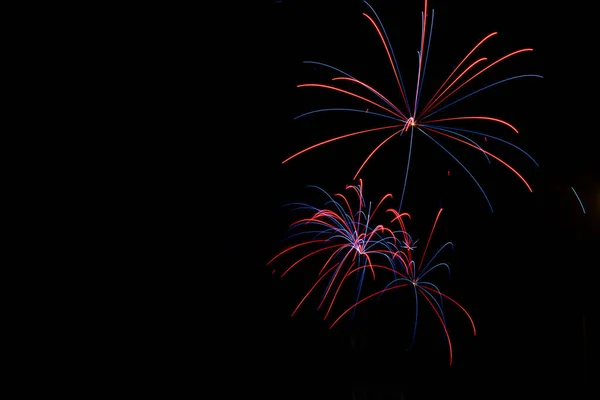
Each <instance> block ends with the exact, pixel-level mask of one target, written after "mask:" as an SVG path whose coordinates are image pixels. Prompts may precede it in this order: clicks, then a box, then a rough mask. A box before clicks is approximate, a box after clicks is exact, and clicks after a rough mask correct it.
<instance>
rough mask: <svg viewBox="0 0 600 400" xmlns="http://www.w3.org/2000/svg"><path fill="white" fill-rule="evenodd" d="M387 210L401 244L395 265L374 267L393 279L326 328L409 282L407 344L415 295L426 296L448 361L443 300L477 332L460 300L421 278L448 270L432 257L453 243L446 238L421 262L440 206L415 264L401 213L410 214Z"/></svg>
mask: <svg viewBox="0 0 600 400" xmlns="http://www.w3.org/2000/svg"><path fill="white" fill-rule="evenodd" d="M388 212H391V213H393V214H394V218H393V219H392V222H396V221H397V222H398V223H399V224H400V227H401V229H400V232H401V233H402V235H403V240H402V246H401V249H399V250H398V251H397V253H396V254H395V256H394V257H393V259H392V261H394V262H395V263H396V264H397V266H398V267H397V268H396V267H392V268H389V267H382V266H378V268H383V269H384V270H387V271H392V272H394V279H393V280H391V281H390V282H389V283H388V284H387V285H386V287H385V288H383V289H382V290H379V291H377V292H375V293H372V294H370V295H368V296H365V297H363V298H362V299H360V300H358V301H357V302H356V303H355V304H354V305H352V306H351V307H349V308H347V309H346V310H345V311H344V312H343V313H341V314H340V315H339V316H338V317H337V318H336V319H335V320H334V321H333V323H331V325H330V327H329V328H330V329H331V328H333V327H334V326H335V325H337V324H338V322H339V321H340V320H341V319H342V318H343V317H344V316H345V315H347V314H348V313H349V312H351V311H353V310H355V309H356V308H357V307H358V306H359V305H360V304H362V303H364V302H365V301H367V300H369V299H372V298H375V297H377V298H379V297H381V295H382V294H383V293H385V292H388V291H391V290H395V289H401V288H407V287H410V286H412V287H413V294H414V299H415V317H414V324H413V335H412V341H411V346H412V345H413V343H414V340H415V337H416V332H417V322H418V319H419V299H420V298H424V299H425V300H426V302H427V304H428V305H429V306H430V307H431V309H432V310H433V312H434V314H435V315H436V317H437V318H438V320H439V321H440V324H441V325H442V329H443V331H444V335H445V338H446V340H447V342H448V351H449V357H450V364H452V359H453V354H452V341H451V339H450V334H449V332H448V327H447V324H446V317H445V315H444V302H443V300H448V301H450V302H451V303H452V304H454V305H455V306H457V307H458V308H459V309H460V310H461V311H462V312H463V313H464V314H465V315H466V316H467V318H468V319H469V322H470V323H471V327H472V328H473V335H477V330H476V328H475V323H474V322H473V318H472V317H471V315H470V314H469V313H468V312H467V310H465V308H464V307H463V306H462V305H460V303H458V302H457V301H456V300H454V299H453V298H451V297H450V296H448V295H446V294H444V293H443V292H442V291H441V290H440V289H439V288H438V286H437V285H435V284H434V283H432V282H430V281H426V280H424V278H426V277H427V276H428V275H429V274H430V273H431V272H432V271H434V270H435V269H437V268H440V267H444V268H446V269H447V270H448V272H449V271H450V266H449V265H448V264H447V263H444V262H436V261H435V260H436V259H437V256H438V255H439V254H440V252H441V251H442V250H443V249H445V248H446V247H453V245H452V242H447V243H445V244H444V245H443V246H441V247H440V248H439V249H438V250H437V252H436V253H435V254H434V255H433V256H432V257H430V258H429V260H428V261H427V262H426V263H425V264H424V265H423V263H424V260H425V259H426V255H427V250H428V248H429V244H430V241H431V238H432V236H433V232H434V230H435V227H436V225H437V222H438V220H439V218H440V215H441V213H442V209H441V208H440V210H439V211H438V214H437V216H436V218H435V221H434V223H433V227H432V228H431V231H430V233H429V237H428V240H427V244H426V245H425V249H424V250H423V252H422V254H421V256H420V260H419V261H418V264H416V263H415V260H414V257H413V252H414V250H415V249H416V246H415V243H416V241H414V242H413V241H412V239H411V237H410V235H408V233H407V230H406V226H405V224H404V221H403V218H404V217H406V218H410V215H409V214H408V213H399V212H398V211H396V210H394V209H390V210H388ZM415 264H416V265H417V267H415ZM362 268H365V267H362ZM396 275H399V276H400V277H397V276H396Z"/></svg>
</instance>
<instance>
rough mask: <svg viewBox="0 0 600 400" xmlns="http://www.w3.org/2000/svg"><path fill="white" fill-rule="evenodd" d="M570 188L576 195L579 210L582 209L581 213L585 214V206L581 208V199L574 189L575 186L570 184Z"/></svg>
mask: <svg viewBox="0 0 600 400" xmlns="http://www.w3.org/2000/svg"><path fill="white" fill-rule="evenodd" d="M571 190H572V191H573V194H575V197H577V201H578V202H579V205H580V206H581V211H583V213H584V214H585V208H583V203H582V202H581V199H580V198H579V195H578V194H577V192H576V191H575V188H574V187H573V186H571Z"/></svg>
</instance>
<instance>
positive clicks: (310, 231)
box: [268, 180, 400, 318]
mask: <svg viewBox="0 0 600 400" xmlns="http://www.w3.org/2000/svg"><path fill="white" fill-rule="evenodd" d="M313 187H315V188H317V189H318V190H320V191H322V192H323V193H324V194H325V195H326V196H327V198H328V200H329V201H328V202H327V204H326V207H325V208H317V207H314V206H311V205H308V204H294V205H295V206H296V209H297V210H308V211H310V212H311V215H310V216H309V217H307V218H302V219H300V220H298V221H296V222H294V223H293V224H292V225H291V229H295V230H298V229H302V230H301V231H300V232H298V233H296V234H293V235H291V236H290V237H289V238H288V239H291V238H306V239H305V240H303V241H301V242H300V243H298V244H294V245H290V246H289V247H287V248H285V249H284V250H283V251H281V252H280V253H279V254H277V255H276V256H275V257H274V258H273V259H271V261H269V263H268V264H271V263H272V262H273V261H275V260H276V259H278V258H279V257H281V256H282V255H283V254H286V253H289V252H293V251H305V252H306V254H305V255H304V256H302V257H300V258H299V259H297V260H296V261H295V262H294V263H292V264H291V265H290V266H288V267H287V268H286V269H285V270H284V271H283V272H282V273H281V276H282V277H283V276H285V275H286V274H287V273H288V272H289V271H291V270H292V269H293V268H294V267H296V266H298V265H300V264H302V263H305V262H306V261H307V260H312V259H313V258H314V257H315V256H317V255H322V254H326V255H329V257H328V258H327V260H326V261H325V262H324V264H323V265H322V266H321V268H320V270H319V272H318V274H317V280H316V282H315V283H314V285H313V286H312V288H311V289H310V290H309V291H308V292H307V293H306V295H305V296H304V297H303V298H302V300H301V301H300V303H299V304H298V306H297V307H296V308H295V309H294V311H293V313H292V315H294V314H295V313H296V311H297V310H298V308H299V307H300V306H301V305H302V303H303V302H304V301H305V300H306V298H307V297H308V296H309V295H310V294H311V293H312V292H313V291H314V290H315V288H316V287H317V286H319V284H320V283H322V282H327V284H326V286H325V291H324V293H323V295H322V298H321V302H320V303H319V308H321V307H322V306H323V305H324V304H325V302H328V307H327V312H326V314H325V318H327V317H328V315H329V313H330V312H331V309H332V307H333V304H334V303H335V301H336V298H337V296H338V293H339V292H340V289H341V288H342V287H343V286H344V284H345V283H346V281H347V279H348V278H349V277H351V276H355V277H356V278H357V280H358V285H357V289H356V291H357V293H356V296H357V300H358V298H359V296H360V294H361V289H362V286H363V282H364V279H365V275H366V274H367V272H368V273H370V274H371V276H372V277H373V278H375V271H376V269H377V268H380V267H383V266H382V264H383V265H393V258H394V257H395V256H397V254H398V251H399V245H400V242H399V241H398V239H396V235H397V234H398V232H393V231H392V230H390V229H389V228H386V227H384V226H383V225H374V224H373V219H374V217H375V216H376V215H377V213H378V211H379V209H380V206H381V205H382V203H383V202H384V201H385V200H386V199H387V198H390V197H391V195H390V194H388V195H385V196H384V197H383V198H382V199H381V200H380V201H379V202H378V203H377V205H376V206H374V207H373V206H372V203H370V202H369V203H366V202H365V199H364V197H363V183H362V180H359V183H358V185H349V186H347V187H346V189H347V190H350V191H352V192H354V193H355V194H356V197H357V200H358V201H357V204H355V205H354V206H352V205H351V201H350V200H349V199H348V197H347V196H345V195H343V194H340V193H337V194H335V195H333V196H331V195H329V194H328V193H327V192H325V191H324V190H323V189H321V188H318V187H316V186H313ZM307 249H311V251H307Z"/></svg>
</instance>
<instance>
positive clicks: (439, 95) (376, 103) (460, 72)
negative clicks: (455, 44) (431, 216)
mask: <svg viewBox="0 0 600 400" xmlns="http://www.w3.org/2000/svg"><path fill="white" fill-rule="evenodd" d="M365 4H366V5H367V6H368V8H369V10H370V11H371V12H372V14H373V16H374V18H372V17H371V16H369V15H368V14H366V13H363V15H364V16H365V17H366V18H367V19H368V21H369V22H370V23H371V24H372V25H373V27H374V28H375V30H376V32H377V34H378V36H379V38H380V39H381V41H382V43H383V45H384V47H385V52H386V54H387V58H388V59H389V62H390V65H391V68H392V71H393V74H394V78H395V80H396V83H397V85H398V89H399V91H400V95H401V97H402V103H401V104H400V105H396V104H394V103H393V102H392V101H390V100H389V99H388V98H386V97H385V96H384V95H383V94H381V93H380V92H379V91H377V90H375V89H374V88H372V87H371V86H369V85H368V84H366V83H364V82H362V81H361V80H359V79H357V78H355V77H353V76H352V75H350V74H348V73H346V72H343V71H341V70H339V69H337V68H335V67H332V66H330V65H327V64H324V63H320V62H314V61H305V63H308V64H313V65H320V66H324V67H327V68H329V69H331V70H332V71H336V72H338V73H339V74H341V75H342V76H337V77H335V78H333V79H332V81H333V82H335V83H336V84H338V86H333V85H326V84H317V83H308V84H301V85H298V87H313V88H322V89H328V90H332V91H336V92H338V93H342V94H344V95H347V96H351V97H354V98H358V99H360V100H362V101H364V102H365V106H366V108H365V109H349V108H327V109H320V110H314V111H311V112H308V113H305V114H302V115H300V116H298V117H296V118H300V117H304V116H306V115H310V114H314V113H317V112H324V111H348V112H359V113H367V114H368V115H372V116H376V117H380V118H387V119H390V120H392V121H393V122H392V123H391V124H389V125H385V126H379V127H376V128H371V129H367V130H361V131H357V132H351V133H348V134H345V135H342V136H338V137H334V138H331V139H329V140H326V141H323V142H320V143H316V144H314V145H312V146H310V147H308V148H306V149H304V150H301V151H299V152H297V153H295V154H293V155H292V156H290V157H288V158H287V159H285V160H284V161H283V163H286V162H288V161H289V160H291V159H293V158H295V157H297V156H299V155H300V154H303V153H305V152H308V151H309V150H313V149H315V148H317V147H320V146H323V145H325V144H328V143H331V142H334V141H338V140H342V139H346V138H349V137H353V136H358V135H363V134H367V133H381V132H391V134H388V136H387V137H386V138H385V139H384V140H383V141H382V142H381V143H380V144H379V145H377V146H376V147H375V148H374V149H373V151H371V153H370V154H369V155H368V156H367V157H366V159H365V160H364V162H363V163H362V165H361V166H360V168H359V169H358V170H357V172H356V174H355V176H354V179H356V178H357V177H358V176H359V174H360V172H361V170H362V169H363V168H364V166H365V165H366V164H367V162H368V161H369V159H371V158H372V157H373V155H374V154H375V153H376V152H377V151H378V150H379V149H380V148H381V147H382V146H383V145H384V144H385V143H387V142H388V141H390V140H391V139H392V138H393V137H395V136H403V135H404V134H405V133H406V134H407V135H408V136H409V146H408V158H407V168H406V173H405V176H404V185H403V189H402V196H401V199H400V209H401V207H402V202H403V199H404V192H405V190H406V183H407V181H408V171H409V165H410V160H411V153H412V143H413V136H414V134H415V133H420V134H422V135H423V136H425V137H426V138H428V139H429V140H431V141H432V142H433V143H435V144H436V145H437V146H439V147H440V148H441V149H442V150H443V151H444V152H446V153H447V154H448V155H449V156H450V157H452V159H454V161H456V163H458V165H459V166H460V167H461V168H462V169H464V170H465V172H466V173H467V174H468V175H469V176H470V177H471V178H472V179H473V181H474V182H475V184H476V185H477V187H478V188H479V189H480V190H481V192H482V194H483V196H484V197H485V199H486V201H487V203H488V205H489V207H490V209H491V210H492V212H493V208H492V205H491V203H490V200H489V199H488V196H487V194H486V193H485V191H484V190H483V188H482V186H481V185H480V184H479V182H478V181H477V179H475V177H474V176H473V174H472V173H471V172H470V171H469V169H468V168H467V167H466V166H465V165H463V163H461V162H460V161H459V159H458V158H457V157H456V156H455V155H454V154H453V153H452V152H450V150H448V149H447V148H446V147H445V146H444V145H443V144H442V142H441V141H440V139H442V140H450V141H452V142H458V143H460V144H462V145H465V146H468V147H471V148H473V149H475V150H477V151H479V152H481V153H483V155H484V156H485V157H486V158H487V159H488V162H491V159H493V160H495V161H497V162H499V163H501V164H502V165H504V166H505V167H506V168H508V169H509V170H511V171H512V172H513V173H514V174H515V175H516V176H517V177H518V178H519V179H520V180H521V181H522V182H523V183H524V184H525V186H526V187H527V189H528V190H529V191H532V189H531V186H530V185H529V183H528V182H527V181H526V180H525V178H523V176H522V175H521V174H520V173H519V172H517V170H516V169H515V168H513V167H512V166H511V165H509V164H508V163H507V162H506V161H504V160H502V159H500V158H499V157H497V156H496V155H494V154H492V153H490V152H489V151H487V150H485V149H483V148H482V144H478V143H477V142H476V141H475V139H476V138H483V140H484V141H487V140H488V139H491V140H497V141H500V142H502V143H505V144H507V145H509V146H512V147H513V148H515V149H517V150H518V151H520V152H522V153H523V154H525V155H526V156H527V157H529V158H530V159H531V160H532V161H533V162H534V163H535V164H536V165H537V162H536V161H535V160H534V159H533V158H532V157H531V156H530V155H529V154H527V153H526V152H525V151H524V150H522V149H521V148H519V147H517V146H516V145H514V144H512V143H510V142H508V141H506V140H504V139H501V138H499V137H496V136H492V135H489V134H487V133H483V132H479V131H474V130H471V129H464V128H460V127H456V126H448V125H447V124H448V123H450V124H454V123H456V122H461V121H467V120H484V121H488V122H493V123H498V124H501V125H504V127H505V128H508V129H510V130H512V131H514V132H515V133H518V131H517V129H516V128H515V127H514V126H513V125H511V124H510V123H508V122H506V121H503V120H501V119H498V118H494V117H490V116H482V115H467V116H453V117H447V118H437V117H435V115H436V114H438V113H439V112H441V111H442V110H445V109H447V108H449V107H451V106H453V105H455V104H457V103H459V102H460V101H462V100H464V99H466V98H468V97H470V96H472V95H474V94H476V93H479V92H481V91H483V90H485V89H489V88H491V87H493V86H496V85H498V84H501V83H504V82H508V81H511V80H514V79H520V78H525V77H537V78H541V76H540V75H533V74H528V75H516V76H511V77H508V78H506V79H502V80H500V81H497V82H494V83H491V84H488V85H486V86H484V87H481V88H479V89H478V90H474V91H471V92H469V93H467V94H464V95H462V96H461V95H460V92H459V91H460V90H461V89H462V88H463V87H465V86H466V85H467V84H468V83H470V82H471V81H473V80H474V79H476V78H477V77H478V76H480V75H481V74H483V73H484V72H485V71H487V70H489V69H490V68H492V67H494V66H495V65H497V64H499V63H501V62H502V61H504V60H506V59H508V58H510V57H513V56H515V55H518V54H521V53H525V52H529V51H531V50H532V49H530V48H524V49H520V50H516V51H513V52H511V53H509V54H506V55H505V56H503V57H501V58H499V59H497V60H495V61H493V62H491V63H489V64H487V65H485V64H486V62H487V61H488V59H487V58H485V57H482V58H479V59H477V60H475V61H470V57H471V56H472V55H473V53H474V52H475V51H476V50H477V49H478V48H479V47H480V46H481V45H482V44H484V43H485V42H486V41H487V40H488V39H490V38H491V37H493V36H495V35H496V32H493V33H490V34H489V35H488V36H486V37H485V38H483V39H482V40H480V41H479V43H477V44H476V45H475V46H474V47H473V49H472V50H471V51H470V52H469V53H468V54H467V55H466V56H465V57H464V58H463V59H462V61H461V62H460V63H459V64H458V65H457V67H456V68H455V69H454V70H453V71H452V72H451V73H450V75H449V76H448V78H447V79H446V80H445V81H444V82H443V83H442V84H441V85H440V87H439V89H438V90H437V91H436V92H435V93H434V94H433V96H431V97H430V98H429V100H428V101H424V102H421V99H420V96H421V90H422V88H423V82H424V78H425V71H426V66H427V60H428V57H429V49H430V44H431V33H432V28H433V17H434V12H433V11H432V14H431V22H430V23H429V34H427V27H428V17H429V15H428V14H427V0H425V7H424V12H423V14H422V19H421V42H420V47H419V52H418V56H419V57H418V73H417V77H416V78H417V79H416V84H415V94H414V96H409V94H408V92H407V91H406V89H405V86H404V83H403V81H402V75H401V74H400V69H399V67H398V63H397V60H396V56H395V55H394V51H393V49H392V46H391V44H390V42H389V39H388V37H387V34H386V32H385V29H384V27H383V24H382V23H381V20H380V19H379V17H378V16H377V13H376V12H375V10H374V9H373V8H372V7H371V6H370V5H369V4H368V3H367V2H366V1H365ZM483 65H485V66H484V67H483V68H482V66H483ZM342 84H347V85H348V87H349V89H345V88H342V87H340V85H342ZM352 88H355V89H362V90H363V91H365V93H366V94H365V95H364V96H363V95H360V94H358V93H357V92H356V91H355V90H354V89H352ZM369 108H370V109H371V110H373V111H374V112H373V111H369Z"/></svg>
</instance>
